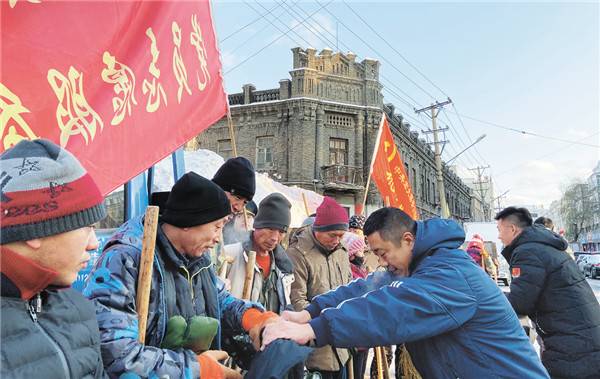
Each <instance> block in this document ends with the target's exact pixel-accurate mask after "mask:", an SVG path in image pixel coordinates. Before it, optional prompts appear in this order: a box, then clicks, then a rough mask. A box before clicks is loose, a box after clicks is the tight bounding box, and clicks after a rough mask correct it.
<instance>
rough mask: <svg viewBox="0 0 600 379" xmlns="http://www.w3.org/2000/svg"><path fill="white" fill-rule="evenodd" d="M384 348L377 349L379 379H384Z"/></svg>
mask: <svg viewBox="0 0 600 379" xmlns="http://www.w3.org/2000/svg"><path fill="white" fill-rule="evenodd" d="M382 355H383V348H382V347H381V346H377V347H376V348H375V363H376V364H377V379H383V360H382V358H383V357H382Z"/></svg>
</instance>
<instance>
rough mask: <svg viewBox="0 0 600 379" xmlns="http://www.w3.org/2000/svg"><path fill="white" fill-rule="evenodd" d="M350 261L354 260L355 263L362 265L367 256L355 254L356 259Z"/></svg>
mask: <svg viewBox="0 0 600 379" xmlns="http://www.w3.org/2000/svg"><path fill="white" fill-rule="evenodd" d="M350 262H352V263H353V264H355V265H357V266H362V265H363V263H365V257H357V256H354V259H353V260H351V261H350Z"/></svg>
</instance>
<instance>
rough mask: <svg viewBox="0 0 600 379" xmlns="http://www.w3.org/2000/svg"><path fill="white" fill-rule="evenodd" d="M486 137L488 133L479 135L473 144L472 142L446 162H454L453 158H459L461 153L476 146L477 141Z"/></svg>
mask: <svg viewBox="0 0 600 379" xmlns="http://www.w3.org/2000/svg"><path fill="white" fill-rule="evenodd" d="M485 137H487V135H485V134H482V135H480V136H479V138H477V139H476V140H475V142H473V143H472V144H470V145H469V146H467V147H465V148H464V149H463V150H462V151H461V152H460V153H458V154H456V155H455V156H453V157H452V158H450V159H448V160H447V161H446V164H447V165H448V164H450V162H452V161H453V160H455V159H456V158H458V156H459V155H461V154H462V153H464V152H465V151H467V150H469V149H470V148H471V147H473V146H475V144H476V143H479V142H481V140H482V139H484V138H485Z"/></svg>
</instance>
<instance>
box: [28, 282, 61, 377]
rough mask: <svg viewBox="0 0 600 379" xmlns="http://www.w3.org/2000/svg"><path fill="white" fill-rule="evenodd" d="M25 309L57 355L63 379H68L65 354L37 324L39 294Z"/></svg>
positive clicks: (40, 301)
mask: <svg viewBox="0 0 600 379" xmlns="http://www.w3.org/2000/svg"><path fill="white" fill-rule="evenodd" d="M34 303H35V305H34ZM27 308H28V309H29V315H30V316H31V319H32V320H33V324H34V325H35V326H36V327H37V328H38V329H39V330H40V332H41V333H42V334H43V335H44V336H45V337H46V339H48V341H49V342H50V345H51V346H52V347H53V348H54V349H55V350H56V352H57V353H58V359H59V360H60V363H61V365H62V368H63V370H64V372H65V376H64V377H65V378H67V379H68V378H70V377H71V375H70V373H69V365H68V363H67V358H66V356H65V352H64V351H62V349H61V348H60V346H59V345H58V343H56V341H55V340H54V339H53V338H52V337H51V336H50V334H48V332H47V331H46V329H44V328H43V327H42V325H40V323H39V322H38V318H37V314H38V313H40V312H41V311H42V297H41V295H40V294H39V293H38V294H37V295H36V297H35V299H32V300H30V301H29V302H28V303H27Z"/></svg>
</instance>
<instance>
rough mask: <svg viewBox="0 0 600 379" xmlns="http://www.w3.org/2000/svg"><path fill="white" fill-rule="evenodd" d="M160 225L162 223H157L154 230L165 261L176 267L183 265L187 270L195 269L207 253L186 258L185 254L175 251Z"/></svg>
mask: <svg viewBox="0 0 600 379" xmlns="http://www.w3.org/2000/svg"><path fill="white" fill-rule="evenodd" d="M161 226H162V223H159V226H158V229H157V231H156V242H157V243H158V244H159V245H160V249H158V250H159V251H160V252H161V253H162V255H163V259H164V260H165V261H169V262H170V263H171V264H173V265H175V266H176V267H185V268H186V269H188V270H195V269H196V266H198V265H199V264H200V263H202V262H204V261H205V259H203V257H204V256H205V255H207V253H205V254H203V255H202V256H200V257H197V258H196V257H194V258H188V257H187V256H186V255H185V254H183V253H180V252H179V251H177V249H175V246H173V244H172V243H171V241H170V240H169V238H168V237H167V235H166V234H165V232H164V231H163V230H162V227H161Z"/></svg>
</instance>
